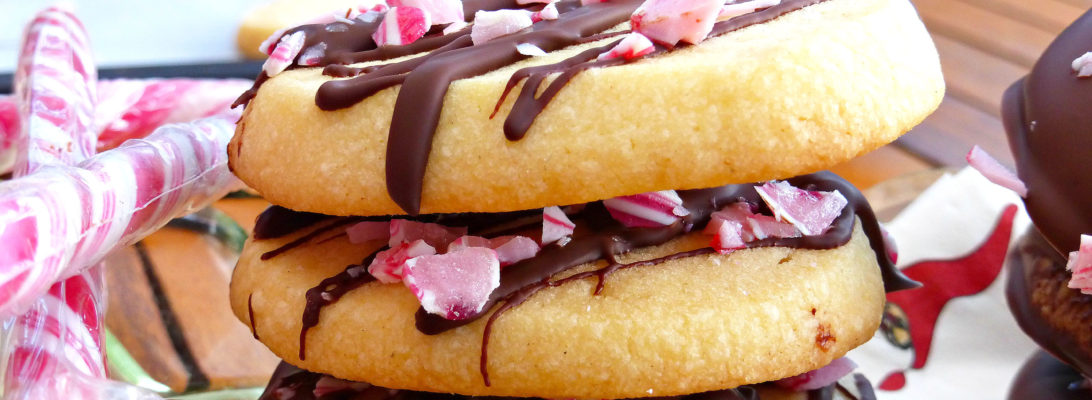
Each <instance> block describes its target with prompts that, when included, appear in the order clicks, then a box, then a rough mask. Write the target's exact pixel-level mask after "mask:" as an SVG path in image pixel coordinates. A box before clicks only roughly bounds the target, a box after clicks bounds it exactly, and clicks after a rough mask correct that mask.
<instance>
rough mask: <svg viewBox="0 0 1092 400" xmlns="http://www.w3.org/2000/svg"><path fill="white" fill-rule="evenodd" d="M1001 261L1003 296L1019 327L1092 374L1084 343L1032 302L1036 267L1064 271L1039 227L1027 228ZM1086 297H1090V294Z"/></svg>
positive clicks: (1062, 262)
mask: <svg viewBox="0 0 1092 400" xmlns="http://www.w3.org/2000/svg"><path fill="white" fill-rule="evenodd" d="M1005 262H1006V267H1007V269H1008V282H1007V283H1006V287H1005V297H1006V298H1007V299H1008V303H1009V309H1010V311H1012V315H1013V317H1015V318H1016V322H1017V323H1018V324H1019V325H1020V328H1021V329H1022V330H1023V331H1024V333H1026V334H1027V335H1028V336H1029V337H1031V339H1032V340H1034V341H1035V343H1037V344H1038V345H1039V346H1040V347H1042V348H1043V349H1044V350H1046V351H1047V352H1049V353H1050V354H1052V355H1054V357H1057V358H1058V359H1060V360H1061V361H1063V362H1065V363H1066V364H1069V365H1071V366H1073V368H1076V369H1077V370H1078V371H1080V372H1082V373H1084V374H1085V375H1088V376H1092V354H1088V353H1087V352H1085V351H1083V350H1082V349H1084V348H1085V346H1081V344H1080V343H1078V342H1077V341H1076V339H1074V338H1073V336H1071V335H1069V334H1067V333H1065V332H1062V331H1059V330H1057V329H1055V328H1054V327H1053V325H1052V324H1051V323H1050V322H1049V321H1047V320H1046V319H1045V318H1043V316H1042V314H1041V311H1040V310H1039V309H1037V308H1036V306H1035V304H1033V303H1032V291H1033V288H1034V286H1033V285H1034V284H1033V283H1032V281H1031V280H1032V279H1033V278H1032V273H1033V272H1034V271H1035V270H1036V267H1048V268H1056V269H1059V270H1063V271H1064V269H1065V265H1066V259H1065V257H1062V255H1061V254H1059V253H1058V252H1057V251H1055V250H1054V248H1053V247H1051V245H1050V243H1048V242H1047V240H1046V239H1045V238H1044V237H1043V235H1041V234H1040V233H1039V231H1037V230H1034V229H1029V230H1028V231H1027V232H1026V233H1025V234H1024V235H1023V236H1022V237H1021V238H1020V240H1019V241H1018V242H1017V243H1016V245H1015V246H1014V247H1013V248H1012V249H1011V250H1010V251H1009V255H1008V257H1007V258H1006V260H1005ZM1050 283H1053V282H1050ZM1086 298H1088V299H1090V300H1092V297H1086Z"/></svg>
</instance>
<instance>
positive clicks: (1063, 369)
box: [1008, 351, 1092, 400]
mask: <svg viewBox="0 0 1092 400" xmlns="http://www.w3.org/2000/svg"><path fill="white" fill-rule="evenodd" d="M1084 380H1085V378H1084V376H1082V375H1081V374H1080V373H1079V372H1077V371H1076V370H1074V369H1073V368H1071V367H1070V366H1068V365H1066V364H1065V363H1063V362H1061V361H1058V359H1056V358H1054V357H1051V356H1050V354H1047V353H1044V352H1042V351H1039V352H1036V353H1035V354H1034V355H1032V356H1031V358H1030V359H1028V361H1027V362H1026V363H1024V366H1023V367H1021V368H1020V372H1017V373H1016V378H1014V379H1013V381H1012V388H1010V389H1009V397H1008V398H1009V400H1027V399H1051V400H1088V399H1092V390H1089V389H1088V388H1087V387H1084V385H1083V383H1084Z"/></svg>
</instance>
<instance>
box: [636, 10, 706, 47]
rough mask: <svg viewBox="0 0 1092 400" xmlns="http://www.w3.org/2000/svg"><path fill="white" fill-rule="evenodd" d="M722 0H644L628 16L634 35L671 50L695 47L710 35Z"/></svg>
mask: <svg viewBox="0 0 1092 400" xmlns="http://www.w3.org/2000/svg"><path fill="white" fill-rule="evenodd" d="M723 5H724V0H647V1H645V3H644V4H642V5H641V7H640V8H638V9H637V11H634V12H633V16H632V17H630V24H631V26H632V27H633V31H634V32H638V33H641V34H644V35H645V36H648V38H649V39H652V40H653V41H655V42H656V43H661V44H664V45H666V46H668V47H674V46H675V45H676V44H678V43H679V42H687V43H690V44H698V43H701V42H702V41H703V40H705V38H706V36H709V32H711V31H712V30H713V24H714V23H716V22H717V15H719V14H720V9H721V6H723Z"/></svg>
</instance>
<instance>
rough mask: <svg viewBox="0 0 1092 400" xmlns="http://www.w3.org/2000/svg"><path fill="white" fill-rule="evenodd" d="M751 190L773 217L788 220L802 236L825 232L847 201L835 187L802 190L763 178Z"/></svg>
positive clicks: (782, 182)
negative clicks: (820, 189) (830, 188)
mask: <svg viewBox="0 0 1092 400" xmlns="http://www.w3.org/2000/svg"><path fill="white" fill-rule="evenodd" d="M755 190H756V191H758V195H759V196H761V197H762V200H764V201H765V202H766V205H768V206H770V209H771V210H773V212H774V217H775V218H777V219H778V220H779V221H788V222H789V223H791V224H792V225H793V226H795V227H796V229H799V230H800V233H802V234H804V235H805V236H811V235H818V234H821V233H823V232H825V231H826V230H827V228H829V227H830V224H831V223H832V222H834V219H835V218H838V216H839V215H841V214H842V209H843V208H845V206H846V204H848V203H849V202H848V201H846V198H845V196H842V194H841V193H838V192H837V191H834V192H818V191H810V190H803V189H798V188H796V187H795V186H793V185H791V184H789V183H788V182H784V181H781V182H778V181H770V182H766V184H764V185H762V186H758V187H755Z"/></svg>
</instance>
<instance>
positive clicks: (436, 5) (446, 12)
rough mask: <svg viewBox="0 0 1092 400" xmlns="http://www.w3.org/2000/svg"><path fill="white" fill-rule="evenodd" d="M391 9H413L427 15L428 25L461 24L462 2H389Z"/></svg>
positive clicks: (428, 0)
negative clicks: (429, 22) (417, 9)
mask: <svg viewBox="0 0 1092 400" xmlns="http://www.w3.org/2000/svg"><path fill="white" fill-rule="evenodd" d="M389 4H390V6H391V7H396V8H397V7H415V8H419V9H421V10H422V11H424V12H425V14H428V17H429V18H428V20H429V21H431V22H432V24H430V25H443V24H450V23H455V22H463V21H465V20H466V17H465V16H464V15H463V2H462V1H460V0H390V3H389Z"/></svg>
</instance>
